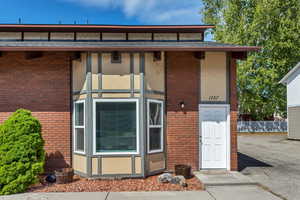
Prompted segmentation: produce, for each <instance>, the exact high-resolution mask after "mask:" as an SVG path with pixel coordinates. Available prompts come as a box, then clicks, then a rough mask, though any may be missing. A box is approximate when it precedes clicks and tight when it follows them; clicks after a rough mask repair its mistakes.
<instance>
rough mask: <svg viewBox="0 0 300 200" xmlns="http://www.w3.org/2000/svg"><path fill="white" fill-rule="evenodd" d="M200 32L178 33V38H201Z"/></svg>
mask: <svg viewBox="0 0 300 200" xmlns="http://www.w3.org/2000/svg"><path fill="white" fill-rule="evenodd" d="M201 39H202V35H201V33H180V34H179V40H201Z"/></svg>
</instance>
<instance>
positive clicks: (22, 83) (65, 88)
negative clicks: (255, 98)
mask: <svg viewBox="0 0 300 200" xmlns="http://www.w3.org/2000/svg"><path fill="white" fill-rule="evenodd" d="M166 63H167V64H166V114H167V123H166V133H167V134H166V145H167V168H168V169H169V170H174V165H175V164H182V163H184V164H188V165H191V166H192V168H193V170H198V169H199V136H198V135H199V130H198V129H199V122H198V119H199V113H198V106H199V91H200V89H199V86H200V84H199V81H200V77H199V74H200V73H199V70H200V60H199V59H197V58H195V56H194V53H193V52H168V53H167V57H166ZM230 77H231V80H230V102H231V108H230V114H231V119H230V120H231V169H232V170H237V167H238V166H237V89H236V60H235V59H232V60H231V65H230ZM70 93H71V66H70V56H69V54H67V53H58V52H56V53H55V52H51V53H50V52H49V53H44V55H43V56H42V57H40V58H35V59H26V58H25V53H21V52H19V53H17V52H10V53H5V55H3V56H2V57H0V123H1V122H3V121H4V120H5V119H7V117H8V116H9V115H10V113H11V112H14V111H15V110H16V109H18V108H25V109H29V110H31V111H32V112H33V115H34V116H36V117H37V118H38V119H39V120H40V121H41V123H42V126H43V138H44V140H45V149H46V151H47V154H48V157H47V168H51V169H53V168H60V167H64V166H67V165H71V155H72V154H71V151H72V146H71V144H72V138H71V105H70V103H71V94H70ZM180 102H184V104H185V107H184V108H183V109H182V108H181V107H180V105H179V103H180Z"/></svg>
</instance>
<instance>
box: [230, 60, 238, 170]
mask: <svg viewBox="0 0 300 200" xmlns="http://www.w3.org/2000/svg"><path fill="white" fill-rule="evenodd" d="M236 70H237V69H236V59H231V61H230V131H231V133H230V134H231V144H230V145H231V152H230V153H231V155H230V156H231V164H230V166H231V170H233V171H236V170H238V158H237V118H238V114H237V113H238V101H237V85H236V78H237V76H236Z"/></svg>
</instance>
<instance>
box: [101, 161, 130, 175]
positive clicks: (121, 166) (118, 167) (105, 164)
mask: <svg viewBox="0 0 300 200" xmlns="http://www.w3.org/2000/svg"><path fill="white" fill-rule="evenodd" d="M101 168H102V174H132V166H131V157H111V158H102V166H101Z"/></svg>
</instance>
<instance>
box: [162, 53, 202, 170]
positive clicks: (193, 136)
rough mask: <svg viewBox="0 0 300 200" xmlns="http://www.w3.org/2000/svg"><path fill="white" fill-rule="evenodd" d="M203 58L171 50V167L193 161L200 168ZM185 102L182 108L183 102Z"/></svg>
mask: <svg viewBox="0 0 300 200" xmlns="http://www.w3.org/2000/svg"><path fill="white" fill-rule="evenodd" d="M199 63H200V61H199V60H198V59H196V58H195V57H194V54H193V53H192V52H168V53H167V66H166V68H167V69H166V91H167V94H166V97H167V102H166V112H167V167H168V169H169V170H174V165H175V164H183V163H184V164H189V165H191V166H192V168H193V170H197V169H198V165H199V164H198V163H199V161H198V160H199V156H198V154H199V153H198V151H199V139H198V104H199V99H198V98H199V93H198V91H199V88H198V87H199V70H200V67H199V66H200V65H199ZM181 101H183V102H184V103H185V107H184V109H181V108H180V106H179V103H180V102H181Z"/></svg>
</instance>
